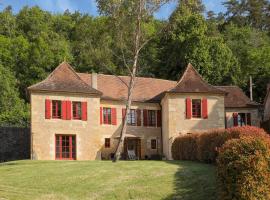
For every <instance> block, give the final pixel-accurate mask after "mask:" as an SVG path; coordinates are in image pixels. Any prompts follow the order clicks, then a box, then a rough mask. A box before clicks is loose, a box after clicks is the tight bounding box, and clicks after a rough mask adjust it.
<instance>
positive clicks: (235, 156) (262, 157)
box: [217, 136, 270, 200]
mask: <svg viewBox="0 0 270 200" xmlns="http://www.w3.org/2000/svg"><path fill="white" fill-rule="evenodd" d="M217 174H218V183H219V192H220V194H219V198H220V199H222V200H230V199H243V200H258V199H260V200H268V199H270V148H269V141H267V139H265V138H264V139H263V138H261V137H258V138H256V137H253V136H244V137H241V139H233V140H230V141H227V142H226V143H225V144H224V145H223V147H222V148H221V149H220V150H219V156H218V158H217Z"/></svg>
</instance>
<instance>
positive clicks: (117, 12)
mask: <svg viewBox="0 0 270 200" xmlns="http://www.w3.org/2000/svg"><path fill="white" fill-rule="evenodd" d="M168 1H169V0H97V4H98V9H99V12H100V14H102V15H105V16H107V17H109V18H110V20H109V21H110V25H111V28H112V29H113V30H114V39H115V40H116V41H117V47H116V48H117V49H118V51H116V52H115V56H116V57H117V58H119V59H121V60H122V63H123V66H124V67H125V68H126V70H127V72H128V73H129V77H130V79H129V83H128V84H127V85H126V86H127V88H128V93H127V100H126V115H125V117H124V119H123V125H122V129H121V133H120V138H119V141H118V145H117V148H116V151H115V156H114V161H117V160H119V159H120V156H121V152H122V150H123V143H124V138H125V135H126V131H127V118H128V115H129V113H130V107H131V104H132V94H133V90H134V86H135V79H136V76H137V72H138V68H139V65H138V63H139V59H140V52H141V50H142V49H143V48H144V47H145V45H147V43H148V42H149V41H150V40H151V39H152V38H153V36H154V34H156V33H151V31H146V30H147V22H148V21H149V20H150V19H151V18H153V15H154V13H155V12H156V11H157V10H158V9H159V8H160V7H161V6H162V5H164V4H166V3H167V2H168Z"/></svg>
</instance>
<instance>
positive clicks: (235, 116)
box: [233, 113, 238, 126]
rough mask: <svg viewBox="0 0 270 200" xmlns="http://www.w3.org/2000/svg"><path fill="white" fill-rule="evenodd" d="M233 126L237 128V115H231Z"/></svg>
mask: <svg viewBox="0 0 270 200" xmlns="http://www.w3.org/2000/svg"><path fill="white" fill-rule="evenodd" d="M233 126H238V113H233Z"/></svg>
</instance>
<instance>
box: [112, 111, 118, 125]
mask: <svg viewBox="0 0 270 200" xmlns="http://www.w3.org/2000/svg"><path fill="white" fill-rule="evenodd" d="M116 124H117V118H116V108H112V125H116Z"/></svg>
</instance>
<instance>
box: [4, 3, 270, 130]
mask: <svg viewBox="0 0 270 200" xmlns="http://www.w3.org/2000/svg"><path fill="white" fill-rule="evenodd" d="M223 4H224V6H225V8H226V11H225V12H223V13H214V12H213V11H207V12H206V10H205V6H204V5H203V3H202V1H201V0H179V3H178V6H177V7H176V9H175V10H174V12H173V13H172V14H171V16H170V17H169V18H168V20H158V19H156V18H155V17H153V16H152V17H151V18H149V20H148V21H147V22H146V23H144V24H143V26H144V28H145V30H146V33H145V34H152V35H153V33H154V35H155V37H154V38H152V39H151V41H149V42H148V43H147V45H146V46H145V48H144V49H143V50H142V52H141V54H140V57H139V70H138V75H139V76H145V77H156V78H163V79H169V80H178V79H179V77H180V75H181V73H182V72H183V70H184V69H185V67H186V66H187V64H188V63H192V65H193V66H194V67H195V68H196V69H197V70H198V71H199V72H200V74H201V75H202V76H203V78H204V79H205V80H207V81H208V82H209V83H210V84H213V85H238V86H239V87H241V88H242V89H243V90H244V91H245V92H246V94H247V95H249V78H250V76H252V78H253V82H254V85H253V93H254V94H253V96H254V100H256V101H258V102H260V103H263V100H264V97H265V93H266V85H267V83H269V82H270V2H269V1H268V0H228V1H225V2H224V3H223ZM111 20H112V19H110V18H108V17H107V16H106V15H102V13H100V15H99V16H97V17H93V16H91V15H88V14H82V13H80V12H74V13H71V12H69V11H68V10H66V11H65V12H64V13H56V14H55V13H50V12H47V11H44V10H42V9H41V8H39V7H37V6H36V7H24V8H22V9H21V10H20V11H19V12H18V13H14V12H13V10H12V7H11V6H8V7H6V8H4V9H3V10H2V11H1V12H0V91H1V94H0V125H1V126H23V127H25V126H29V118H30V105H29V101H30V100H29V94H28V91H27V87H28V86H30V85H32V84H35V83H37V82H39V81H41V80H43V79H44V78H46V76H47V75H48V74H49V73H50V72H52V71H53V69H54V68H55V67H56V66H58V65H59V63H61V62H62V61H64V60H66V61H67V62H69V63H70V64H71V65H72V66H73V67H74V68H75V70H76V71H77V72H89V73H91V72H98V73H105V74H117V75H126V74H127V71H126V68H125V67H123V60H122V59H121V58H119V56H118V55H119V52H120V50H121V49H120V48H119V44H118V41H117V40H115V39H114V35H115V34H116V32H117V30H115V29H112V28H111ZM124 45H126V46H128V45H129V44H128V42H127V43H126V44H124Z"/></svg>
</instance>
